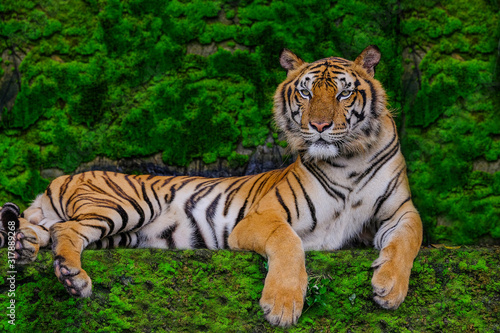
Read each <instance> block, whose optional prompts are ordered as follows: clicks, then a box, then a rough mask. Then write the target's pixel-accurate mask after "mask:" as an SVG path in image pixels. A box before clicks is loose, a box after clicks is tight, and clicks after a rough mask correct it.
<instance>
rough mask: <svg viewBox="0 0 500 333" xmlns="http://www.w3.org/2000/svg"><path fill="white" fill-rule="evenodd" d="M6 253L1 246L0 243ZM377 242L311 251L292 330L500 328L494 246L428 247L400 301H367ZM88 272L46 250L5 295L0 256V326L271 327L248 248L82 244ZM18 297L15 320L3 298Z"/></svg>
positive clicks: (259, 265) (259, 273)
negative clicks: (74, 289) (389, 305)
mask: <svg viewBox="0 0 500 333" xmlns="http://www.w3.org/2000/svg"><path fill="white" fill-rule="evenodd" d="M0 257H1V258H6V250H5V249H2V250H0ZM376 257H377V253H376V252H375V251H373V250H346V251H337V252H331V253H325V252H310V253H308V254H307V267H308V273H309V290H308V292H307V298H306V305H305V308H304V313H303V315H302V317H301V319H300V320H299V323H298V324H297V326H296V327H293V328H291V329H289V330H288V331H290V332H310V331H311V330H314V331H327V332H338V331H351V332H406V331H413V332H442V331H446V332H496V331H498V330H500V319H499V318H498V313H499V311H500V308H499V304H500V281H499V279H498V276H500V261H499V258H500V248H498V247H495V248H490V249H485V248H473V249H467V248H461V249H446V248H444V247H443V248H441V249H432V250H431V249H425V250H422V251H421V252H420V254H419V256H418V257H417V259H416V261H415V264H414V268H413V271H412V275H411V278H410V289H409V292H408V296H407V297H406V300H405V302H404V303H403V304H402V305H401V306H400V307H399V309H397V310H395V311H388V310H384V309H382V308H380V307H378V306H377V305H376V304H375V303H374V302H373V301H372V290H371V284H370V280H371V275H372V270H371V268H370V265H371V262H372V261H373V260H374V259H375V258H376ZM83 267H84V269H85V270H86V271H87V272H88V273H89V275H90V276H91V278H92V280H93V294H92V296H91V297H90V298H87V299H75V298H73V297H71V296H70V295H69V294H68V293H67V292H66V291H65V289H64V287H63V286H62V285H61V284H60V283H59V282H58V281H57V278H56V277H55V275H54V272H53V268H52V259H51V254H50V252H49V251H43V252H41V253H40V254H39V256H38V260H37V261H36V262H34V263H32V264H31V265H28V266H23V267H18V268H17V273H16V274H15V278H16V283H15V284H16V289H15V297H14V296H12V297H10V296H9V289H10V280H8V279H7V278H8V273H7V272H8V271H10V269H9V268H8V267H7V260H2V261H1V262H0V307H1V308H2V309H3V310H2V311H3V313H4V314H3V315H2V320H1V321H0V330H2V331H6V332H171V331H173V332H199V331H209V332H234V331H238V332H239V331H242V332H249V331H251V332H272V331H281V330H280V329H275V328H273V327H271V326H269V324H268V323H267V322H266V321H265V320H264V317H263V313H262V311H261V309H260V307H259V305H258V301H259V298H260V293H261V291H262V288H263V280H264V278H265V274H266V264H265V261H264V260H263V259H262V257H260V256H258V255H257V254H254V253H250V252H231V251H208V250H199V251H166V250H153V249H151V250H128V249H124V250H107V251H92V250H88V251H85V252H84V254H83ZM11 299H14V300H15V324H16V325H15V326H12V325H10V324H9V323H8V318H7V316H6V315H7V310H6V308H7V306H9V304H10V300H11Z"/></svg>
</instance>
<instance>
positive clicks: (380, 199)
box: [373, 168, 404, 216]
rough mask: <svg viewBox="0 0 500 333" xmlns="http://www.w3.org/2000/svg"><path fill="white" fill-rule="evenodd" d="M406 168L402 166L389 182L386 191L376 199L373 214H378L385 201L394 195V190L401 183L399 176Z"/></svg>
mask: <svg viewBox="0 0 500 333" xmlns="http://www.w3.org/2000/svg"><path fill="white" fill-rule="evenodd" d="M403 170H404V168H402V169H401V170H400V171H399V172H398V173H397V174H396V176H394V177H393V178H392V179H391V180H390V181H389V183H388V184H387V187H386V189H385V191H384V193H383V194H382V195H381V196H379V197H378V198H377V200H376V201H375V210H374V212H373V216H377V214H378V212H379V210H380V208H381V207H382V205H383V204H384V202H385V201H386V200H387V199H388V198H389V197H390V196H391V195H392V193H393V192H394V190H396V188H397V187H398V185H399V184H401V183H400V182H399V181H398V180H399V177H400V176H401V173H402V172H403Z"/></svg>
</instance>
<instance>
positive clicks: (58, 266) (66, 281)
mask: <svg viewBox="0 0 500 333" xmlns="http://www.w3.org/2000/svg"><path fill="white" fill-rule="evenodd" d="M54 270H55V273H56V276H57V278H58V279H59V281H60V282H61V283H62V284H63V285H64V287H65V288H66V291H67V292H68V293H69V294H70V295H71V296H74V297H89V296H90V294H92V281H91V280H90V277H89V276H88V275H87V272H85V271H84V270H83V269H82V268H79V267H72V266H71V265H70V264H69V263H68V262H67V261H66V260H65V258H64V257H62V256H56V258H55V260H54Z"/></svg>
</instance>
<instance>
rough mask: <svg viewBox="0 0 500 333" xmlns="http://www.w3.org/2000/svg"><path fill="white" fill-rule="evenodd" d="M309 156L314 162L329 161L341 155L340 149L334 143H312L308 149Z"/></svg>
mask: <svg viewBox="0 0 500 333" xmlns="http://www.w3.org/2000/svg"><path fill="white" fill-rule="evenodd" d="M307 155H309V157H310V159H312V160H327V159H331V158H334V157H337V156H339V155H340V149H339V147H338V146H337V145H335V144H333V143H327V142H325V141H323V140H321V142H314V143H312V144H311V145H310V146H309V148H308V149H307Z"/></svg>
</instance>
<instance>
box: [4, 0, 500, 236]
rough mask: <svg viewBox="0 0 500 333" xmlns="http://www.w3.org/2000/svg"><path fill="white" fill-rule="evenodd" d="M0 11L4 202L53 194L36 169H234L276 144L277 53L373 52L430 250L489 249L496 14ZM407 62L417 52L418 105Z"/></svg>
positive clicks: (403, 5)
mask: <svg viewBox="0 0 500 333" xmlns="http://www.w3.org/2000/svg"><path fill="white" fill-rule="evenodd" d="M0 14H1V15H2V24H0V52H1V54H8V55H9V56H12V55H13V53H15V54H20V55H21V56H24V54H25V57H24V58H23V59H22V63H21V65H20V67H19V70H20V73H21V84H20V91H19V93H18V95H17V98H16V100H15V104H14V107H13V108H11V109H7V108H6V109H4V110H0V112H1V120H0V129H1V130H2V133H1V134H0V136H1V138H2V141H1V143H0V147H1V149H0V161H1V162H0V175H1V176H0V182H1V188H0V202H5V201H16V202H18V203H19V204H20V205H21V206H26V205H27V204H28V202H29V201H30V200H32V199H33V198H34V197H35V195H36V194H37V193H38V192H41V191H42V190H43V187H44V186H45V184H47V183H48V181H49V179H43V178H42V177H41V175H40V172H41V170H44V169H51V168H57V169H60V170H62V171H63V172H64V173H72V172H74V171H75V170H76V169H77V168H78V166H80V165H81V164H82V163H85V162H89V161H92V160H93V159H95V158H96V157H97V156H104V157H107V158H111V159H124V158H144V157H149V156H151V155H156V154H161V156H162V158H163V161H164V162H165V163H168V164H170V165H177V166H187V165H189V164H190V163H191V162H192V161H193V160H195V159H197V160H202V161H203V162H204V163H213V162H216V161H217V160H218V159H227V161H228V162H229V165H231V166H233V167H239V166H241V165H243V164H245V163H246V162H247V161H248V160H249V156H248V155H241V154H239V153H238V152H237V151H236V150H237V147H238V146H239V145H240V144H241V145H242V146H243V147H245V148H255V147H256V146H258V145H263V144H265V142H266V139H267V138H268V137H269V134H270V132H271V133H274V134H276V129H275V128H273V127H272V120H271V119H272V96H273V94H274V91H275V89H276V86H277V85H278V84H279V82H281V81H282V80H283V79H284V78H285V73H284V71H283V70H282V69H281V68H280V66H279V62H278V56H279V53H280V51H281V50H282V48H284V47H286V48H289V49H291V50H293V51H294V52H296V53H297V54H298V55H300V56H301V57H302V58H303V59H304V60H306V61H313V60H317V59H321V58H324V57H328V56H332V55H335V56H342V57H345V58H348V59H354V58H355V57H356V56H357V55H358V54H359V53H360V52H361V51H362V50H363V49H364V48H365V47H366V46H367V45H370V44H376V45H378V47H379V48H380V49H381V51H382V61H381V63H380V64H379V65H378V66H377V73H376V78H377V79H379V80H380V81H381V82H382V84H383V86H384V87H385V89H386V91H387V94H388V99H389V102H390V106H391V108H392V109H395V110H396V114H397V115H401V116H399V117H397V119H396V121H397V123H398V126H399V128H400V129H401V133H402V134H403V135H402V138H401V139H402V148H403V153H404V154H405V155H406V157H407V164H408V168H409V171H410V186H411V188H412V193H413V196H414V199H415V202H416V205H417V208H418V209H419V211H420V213H421V215H422V217H423V221H424V224H425V227H426V234H427V235H428V240H429V241H436V242H437V241H441V242H451V243H457V244H463V243H474V242H478V241H480V240H483V239H485V240H488V239H490V240H491V239H493V242H496V243H498V239H499V234H500V218H499V217H498V216H499V215H500V208H499V207H500V206H499V200H500V199H499V185H498V179H499V177H500V176H498V171H497V172H496V173H492V172H490V173H487V172H485V171H484V170H479V169H478V168H477V166H476V164H477V163H478V161H486V162H492V163H493V162H494V161H496V160H498V158H499V156H500V144H499V140H498V135H499V134H500V128H499V126H500V125H499V124H500V120H499V115H498V112H495V111H496V110H498V108H499V106H500V105H499V100H500V98H498V79H499V77H498V74H496V75H497V76H496V77H495V73H493V71H494V69H495V68H497V71H498V70H499V68H500V66H499V65H498V63H497V64H496V63H495V61H496V60H495V56H496V52H497V51H496V50H497V46H498V39H499V38H500V30H499V26H498V21H499V8H498V4H496V2H491V1H486V0H484V1H476V2H474V3H471V2H470V1H466V0H457V1H444V2H439V3H438V2H437V1H433V0H429V1H411V0H407V1H395V0H391V1H385V2H383V3H381V2H378V1H372V0H369V1H362V0H342V1H338V2H335V3H329V2H325V1H319V0H307V1H302V0H301V1H299V0H291V1H251V0H250V1H240V2H237V3H235V2H230V1H205V0H196V1H153V0H130V1H118V0H104V1H94V0H92V1H81V0H75V1H72V3H71V6H69V5H64V4H61V3H60V2H58V1H43V2H41V3H37V2H34V1H27V0H21V1H7V2H6V3H2V4H1V5H0ZM404 50H411V51H413V52H418V54H420V55H423V59H422V61H421V63H420V64H415V65H418V66H415V67H414V69H415V70H418V75H417V76H418V80H419V89H418V92H415V96H406V91H405V89H406V87H404V86H403V85H402V84H401V77H402V75H403V64H413V63H414V61H413V59H402V55H403V54H405V53H404V52H403V51H404ZM5 51H7V52H5ZM412 54H414V53H412ZM497 62H498V60H497ZM1 65H2V66H1V68H0V73H2V75H3V76H5V75H6V74H8V73H9V72H12V71H13V70H15V67H14V66H12V59H10V58H9V60H7V59H3V61H2V63H1ZM495 66H496V67H495ZM495 82H496V83H495ZM495 84H497V85H495ZM274 139H275V143H274V144H276V145H280V146H286V143H285V142H282V141H279V140H277V136H276V137H275V138H274ZM12 147H17V148H16V151H13V149H14V148H12ZM24 159H26V160H24Z"/></svg>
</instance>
